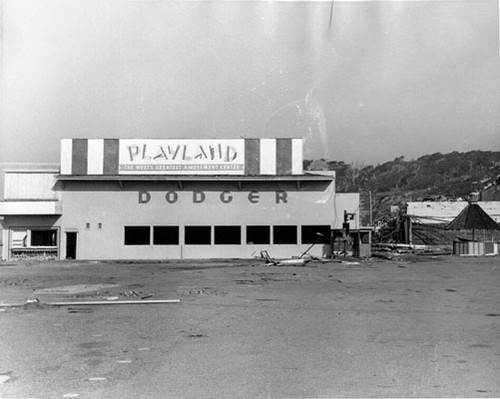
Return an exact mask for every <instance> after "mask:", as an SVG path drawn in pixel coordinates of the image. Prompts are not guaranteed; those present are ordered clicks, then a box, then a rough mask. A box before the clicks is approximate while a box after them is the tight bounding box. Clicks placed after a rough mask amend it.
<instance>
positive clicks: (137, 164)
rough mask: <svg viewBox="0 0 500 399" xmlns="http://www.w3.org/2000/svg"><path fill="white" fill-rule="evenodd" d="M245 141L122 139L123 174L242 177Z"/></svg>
mask: <svg viewBox="0 0 500 399" xmlns="http://www.w3.org/2000/svg"><path fill="white" fill-rule="evenodd" d="M244 172H245V142H244V140H153V139H148V140H123V139H122V140H120V149H119V173H122V174H141V175H144V174H173V175H180V174H192V175H197V174H202V175H216V174H224V175H242V174H244Z"/></svg>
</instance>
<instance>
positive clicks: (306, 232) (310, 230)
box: [302, 226, 330, 244]
mask: <svg viewBox="0 0 500 399" xmlns="http://www.w3.org/2000/svg"><path fill="white" fill-rule="evenodd" d="M314 243H317V244H329V243H330V226H302V244H314Z"/></svg>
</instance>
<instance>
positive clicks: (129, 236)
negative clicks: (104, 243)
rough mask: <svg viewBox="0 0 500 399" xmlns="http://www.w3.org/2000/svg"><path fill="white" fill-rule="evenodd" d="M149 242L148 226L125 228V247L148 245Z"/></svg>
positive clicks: (149, 230) (149, 232)
mask: <svg viewBox="0 0 500 399" xmlns="http://www.w3.org/2000/svg"><path fill="white" fill-rule="evenodd" d="M150 242H151V229H150V228H149V226H125V245H149V243H150Z"/></svg>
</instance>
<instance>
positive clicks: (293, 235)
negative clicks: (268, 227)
mask: <svg viewBox="0 0 500 399" xmlns="http://www.w3.org/2000/svg"><path fill="white" fill-rule="evenodd" d="M273 243H274V244H297V226H274V227H273Z"/></svg>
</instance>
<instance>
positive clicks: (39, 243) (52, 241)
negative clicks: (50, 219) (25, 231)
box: [31, 230, 57, 247]
mask: <svg viewBox="0 0 500 399" xmlns="http://www.w3.org/2000/svg"><path fill="white" fill-rule="evenodd" d="M31 246H32V247H55V246H57V230H31Z"/></svg>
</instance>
